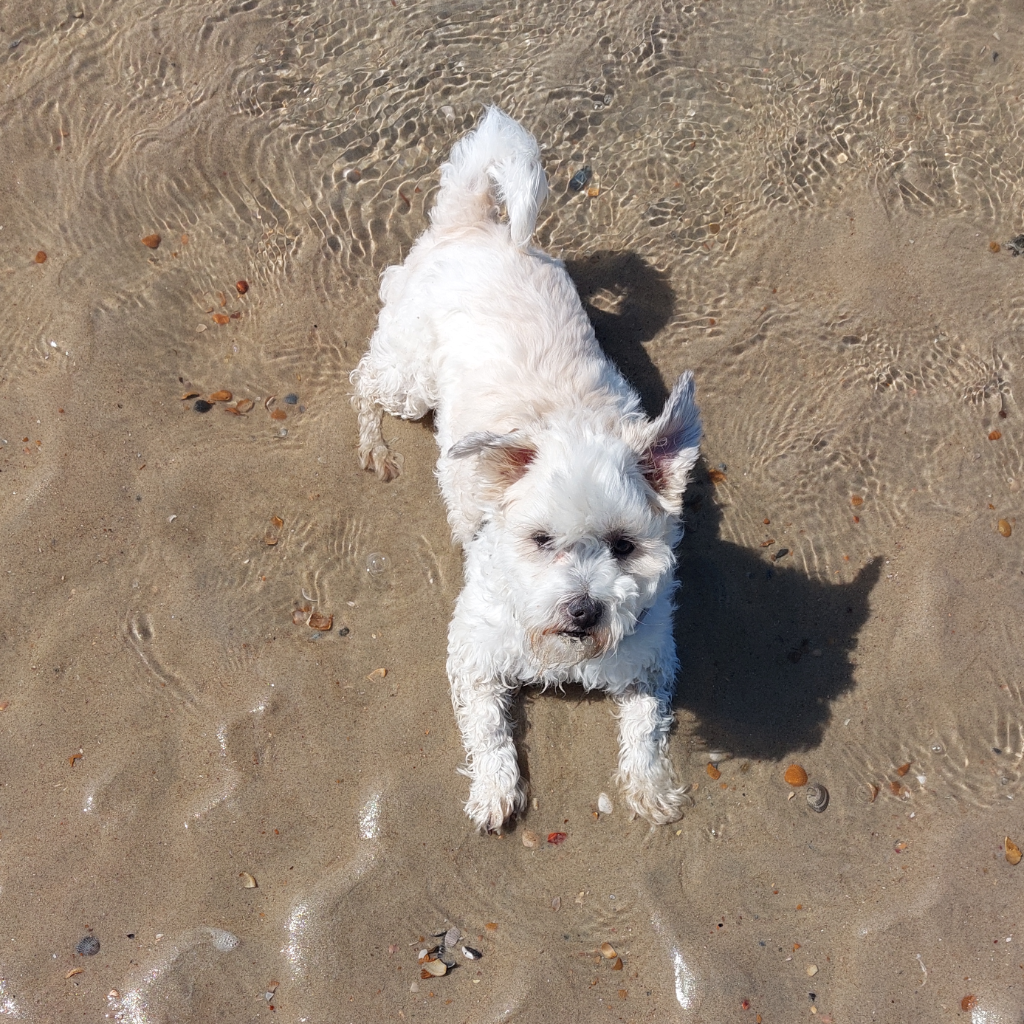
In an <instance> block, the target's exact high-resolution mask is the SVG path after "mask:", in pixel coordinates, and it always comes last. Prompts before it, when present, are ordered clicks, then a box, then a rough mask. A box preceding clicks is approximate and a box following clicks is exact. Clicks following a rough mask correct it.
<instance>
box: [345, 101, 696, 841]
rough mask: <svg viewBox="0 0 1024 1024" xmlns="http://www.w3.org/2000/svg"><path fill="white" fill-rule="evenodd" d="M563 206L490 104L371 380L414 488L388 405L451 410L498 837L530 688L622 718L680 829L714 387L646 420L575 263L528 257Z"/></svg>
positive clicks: (674, 397) (632, 777) (477, 749)
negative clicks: (677, 750)
mask: <svg viewBox="0 0 1024 1024" xmlns="http://www.w3.org/2000/svg"><path fill="white" fill-rule="evenodd" d="M546 195H547V182H546V179H545V176H544V171H543V168H542V167H541V163H540V153H539V150H538V148H537V143H536V141H535V139H534V138H533V136H532V135H530V134H529V133H528V132H527V131H526V130H525V129H524V128H523V127H522V126H520V125H519V124H518V123H516V122H515V121H513V120H512V119H511V118H510V117H508V116H507V115H506V114H504V113H502V112H501V111H500V110H498V109H497V108H495V107H492V108H490V109H489V110H488V111H487V113H486V115H485V116H484V118H483V120H482V121H481V122H480V124H479V125H478V127H477V129H476V131H474V132H472V133H470V134H469V135H467V136H466V137H465V138H463V139H462V140H460V141H459V142H458V143H456V145H455V147H454V149H453V150H452V154H451V158H450V160H449V161H448V163H446V164H444V165H443V166H442V168H441V188H440V191H439V192H438V195H437V203H436V205H435V206H434V208H433V210H432V212H431V214H430V220H431V225H430V227H429V228H428V229H427V230H426V231H425V232H424V234H423V235H422V236H421V237H420V239H419V240H418V241H417V242H416V244H415V245H414V246H413V248H412V251H411V252H410V253H409V257H408V259H407V260H406V261H405V263H404V264H403V265H402V266H400V267H391V268H389V269H388V270H387V271H386V272H385V274H384V277H383V281H382V284H381V290H380V295H381V300H382V301H383V303H384V307H383V309H382V310H381V313H380V319H379V322H378V325H377V330H376V332H375V333H374V335H373V338H372V339H371V341H370V349H369V351H368V352H367V353H366V355H365V356H363V358H362V360H361V361H360V363H359V365H358V367H357V368H356V369H355V370H354V371H353V373H352V381H353V383H354V384H355V389H356V390H355V397H354V398H353V402H354V404H355V406H356V409H357V410H358V414H359V454H360V458H361V460H362V464H363V467H364V468H367V469H373V470H374V471H375V472H376V473H377V475H378V476H379V477H380V478H381V479H382V480H391V479H393V478H394V477H395V476H397V475H398V473H399V471H400V469H401V458H400V456H398V455H396V454H395V453H394V452H392V451H391V449H390V448H389V447H388V445H387V442H386V441H385V440H384V437H383V434H382V433H381V420H382V414H383V412H384V411H387V412H388V413H390V414H391V415H393V416H401V417H403V418H405V419H413V420H414V419H419V418H420V417H421V416H423V415H425V414H426V413H427V412H429V411H430V410H434V414H435V424H436V429H437V443H438V445H439V446H440V449H441V456H440V458H439V459H438V463H437V477H438V480H439V481H440V485H441V491H442V493H443V495H444V500H445V503H446V505H447V507H448V520H449V522H450V523H451V528H452V532H453V533H454V535H455V538H456V539H457V540H458V541H460V542H461V544H462V545H463V548H464V551H465V588H464V589H463V591H462V593H461V594H460V595H459V599H458V601H457V603H456V606H455V616H454V618H453V619H452V623H451V628H450V630H449V640H448V675H449V677H450V679H451V686H452V703H453V704H454V706H455V714H456V718H457V719H458V724H459V728H460V729H461V731H462V738H463V743H464V744H465V747H466V757H467V764H466V767H465V768H464V769H463V771H464V772H465V774H467V775H468V776H469V777H470V779H471V780H472V782H471V785H470V790H469V800H468V802H467V803H466V813H467V814H468V815H469V817H470V818H471V819H472V820H473V821H474V822H475V823H476V825H477V826H478V827H479V828H481V829H497V828H499V827H500V826H501V825H502V823H503V822H504V821H505V820H506V819H507V818H508V817H509V816H510V815H512V814H513V813H515V812H517V811H521V810H522V809H523V808H524V806H525V804H526V792H525V787H524V784H523V782H522V780H521V778H520V774H519V766H518V763H517V760H516V751H515V746H514V744H513V738H512V728H511V724H510V722H509V715H508V711H509V703H510V701H511V700H512V699H513V697H514V695H515V694H516V692H517V691H518V689H519V687H520V686H521V685H523V684H527V685H535V686H542V687H549V686H556V687H560V686H562V685H563V684H565V683H570V682H571V683H582V685H583V687H584V689H586V690H594V689H602V690H605V691H607V692H608V694H609V695H610V696H611V697H612V699H613V700H614V701H615V703H616V704H617V706H618V718H619V768H618V775H617V780H618V782H619V784H620V785H621V787H622V789H623V791H624V794H625V798H626V801H627V802H628V804H629V806H630V807H631V808H632V809H633V810H634V811H635V812H638V813H640V814H642V815H643V816H644V817H646V818H648V819H649V820H651V821H653V822H656V823H663V822H668V821H674V820H676V819H677V818H678V817H679V816H680V807H681V804H682V799H683V794H682V790H681V789H679V788H678V787H677V785H676V783H675V780H674V775H673V771H672V765H671V763H670V761H669V760H668V757H667V746H668V731H669V727H670V725H671V723H672V710H671V700H672V695H673V692H674V688H675V675H676V670H677V667H678V661H677V659H676V652H675V642H674V639H673V635H672V609H673V601H672V595H673V591H674V589H675V583H674V579H673V569H674V567H675V556H674V554H673V548H674V547H675V545H676V544H677V542H678V541H679V539H680V537H681V536H682V526H681V523H680V519H679V514H680V506H681V502H682V494H683V489H684V488H685V486H686V481H687V475H688V473H689V471H690V469H691V468H692V467H693V464H694V463H695V462H696V460H697V456H698V448H699V444H700V436H701V428H700V419H699V416H698V413H697V408H696V406H695V404H694V387H693V378H692V376H691V375H690V374H689V373H686V374H684V375H683V376H682V377H680V378H679V380H678V381H677V382H676V385H675V387H674V388H673V389H672V393H671V395H670V396H669V399H668V401H667V403H666V404H665V408H664V410H663V412H662V413H661V415H660V416H659V417H658V419H657V420H655V421H654V422H651V421H649V420H648V419H647V418H646V416H645V415H644V413H643V411H642V409H641V406H640V400H639V398H638V397H637V395H636V393H635V392H634V391H633V390H632V389H631V388H630V387H629V385H628V384H627V383H626V381H625V380H624V379H623V377H622V376H621V375H620V373H619V372H618V370H617V369H616V368H615V366H613V365H612V363H611V362H609V360H608V359H607V358H606V357H605V356H604V354H603V353H602V352H601V349H600V348H599V346H598V343H597V340H596V338H595V336H594V331H593V328H592V327H591V325H590V322H589V321H588V319H587V316H586V313H585V312H584V310H583V307H582V305H581V303H580V300H579V297H578V295H577V293H576V289H575V288H574V287H573V283H572V280H571V279H570V278H569V275H568V274H567V273H566V271H565V268H564V266H563V265H562V263H561V262H559V261H558V260H556V259H553V258H552V257H550V256H548V255H546V254H545V253H543V252H540V251H539V250H536V249H532V248H530V246H529V241H530V237H531V235H532V234H533V230H534V226H535V223H536V218H537V212H538V210H539V208H540V205H541V203H542V202H543V201H544V198H545V196H546ZM499 203H502V204H504V206H505V208H506V211H507V215H508V223H503V222H502V221H501V220H499V217H498V212H499V211H498V204H499Z"/></svg>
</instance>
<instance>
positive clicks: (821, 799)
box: [807, 782, 828, 814]
mask: <svg viewBox="0 0 1024 1024" xmlns="http://www.w3.org/2000/svg"><path fill="white" fill-rule="evenodd" d="M807 806H808V807H810V809H811V810H812V811H817V812H818V813H819V814H821V812H822V811H823V810H825V808H826V807H828V790H827V789H826V788H825V787H824V786H823V785H822V784H821V783H820V782H812V783H811V784H810V785H809V786H808V787H807Z"/></svg>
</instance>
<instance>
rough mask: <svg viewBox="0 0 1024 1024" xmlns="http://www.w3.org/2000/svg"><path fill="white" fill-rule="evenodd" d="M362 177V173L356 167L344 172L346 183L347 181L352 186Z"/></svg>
mask: <svg viewBox="0 0 1024 1024" xmlns="http://www.w3.org/2000/svg"><path fill="white" fill-rule="evenodd" d="M362 176H363V172H362V171H361V170H359V168H358V167H350V168H349V169H348V170H347V171H346V172H345V180H346V181H348V182H350V183H351V184H353V185H354V184H355V183H356V182H357V181H358V180H359V179H360V178H361V177H362Z"/></svg>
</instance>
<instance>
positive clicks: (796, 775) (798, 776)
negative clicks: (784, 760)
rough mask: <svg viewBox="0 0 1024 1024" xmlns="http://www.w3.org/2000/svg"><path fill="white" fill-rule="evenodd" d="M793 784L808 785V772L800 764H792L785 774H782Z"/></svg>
mask: <svg viewBox="0 0 1024 1024" xmlns="http://www.w3.org/2000/svg"><path fill="white" fill-rule="evenodd" d="M782 777H783V778H784V779H785V780H786V781H787V782H788V783H789V784H790V785H791V786H806V785H807V772H805V771H804V769H803V768H802V767H801V766H800V765H798V764H791V765H790V766H789V767H788V768H787V769H786V772H785V774H784V775H783V776H782Z"/></svg>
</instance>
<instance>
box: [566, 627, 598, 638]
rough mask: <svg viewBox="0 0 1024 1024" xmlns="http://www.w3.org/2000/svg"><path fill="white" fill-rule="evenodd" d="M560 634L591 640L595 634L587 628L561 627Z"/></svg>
mask: <svg viewBox="0 0 1024 1024" xmlns="http://www.w3.org/2000/svg"><path fill="white" fill-rule="evenodd" d="M558 635H559V636H567V637H568V638H569V639H570V640H589V639H592V638H593V636H594V634H593V633H591V632H590V631H589V630H586V629H560V630H559V631H558Z"/></svg>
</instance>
